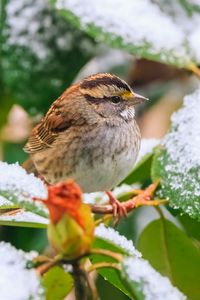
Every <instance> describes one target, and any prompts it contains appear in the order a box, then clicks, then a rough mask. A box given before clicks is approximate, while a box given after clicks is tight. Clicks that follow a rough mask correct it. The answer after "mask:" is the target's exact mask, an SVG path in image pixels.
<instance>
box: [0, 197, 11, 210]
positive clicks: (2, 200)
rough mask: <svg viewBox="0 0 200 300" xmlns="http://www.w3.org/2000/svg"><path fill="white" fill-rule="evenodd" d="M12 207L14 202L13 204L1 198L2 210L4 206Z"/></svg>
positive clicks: (0, 205)
mask: <svg viewBox="0 0 200 300" xmlns="http://www.w3.org/2000/svg"><path fill="white" fill-rule="evenodd" d="M10 205H12V202H11V201H9V200H7V199H6V198H4V197H2V196H0V208H1V207H2V206H10Z"/></svg>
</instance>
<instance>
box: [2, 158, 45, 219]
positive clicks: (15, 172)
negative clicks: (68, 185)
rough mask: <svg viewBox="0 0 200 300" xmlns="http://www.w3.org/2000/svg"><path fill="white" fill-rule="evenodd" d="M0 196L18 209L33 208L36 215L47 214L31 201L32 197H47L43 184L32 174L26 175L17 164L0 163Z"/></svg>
mask: <svg viewBox="0 0 200 300" xmlns="http://www.w3.org/2000/svg"><path fill="white" fill-rule="evenodd" d="M0 195H2V196H4V197H5V198H7V199H8V200H9V201H10V202H13V203H14V204H16V205H19V207H29V206H30V207H32V208H33V207H35V211H36V212H38V214H41V215H43V216H46V214H47V213H46V209H45V207H44V206H43V204H42V203H40V202H38V201H33V200H32V198H33V197H37V198H42V199H45V198H46V197H47V189H46V187H45V185H44V183H43V182H42V181H41V180H40V179H39V178H36V177H35V176H34V175H33V174H27V173H26V171H25V170H24V169H23V168H22V167H21V166H19V164H18V163H16V164H10V165H9V164H7V163H5V162H0ZM33 210H34V209H33Z"/></svg>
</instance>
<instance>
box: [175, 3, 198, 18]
mask: <svg viewBox="0 0 200 300" xmlns="http://www.w3.org/2000/svg"><path fill="white" fill-rule="evenodd" d="M179 2H180V4H181V5H182V7H183V8H184V9H185V11H186V12H187V13H188V15H189V16H192V14H193V13H195V12H200V5H199V4H198V3H192V1H190V0H179Z"/></svg>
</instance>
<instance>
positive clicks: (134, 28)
mask: <svg viewBox="0 0 200 300" xmlns="http://www.w3.org/2000/svg"><path fill="white" fill-rule="evenodd" d="M53 2H55V6H56V8H57V9H58V10H59V11H61V13H62V14H63V16H65V17H66V18H67V20H69V21H71V22H72V23H73V24H74V25H76V26H77V27H80V28H81V29H82V30H84V31H86V32H87V33H88V34H90V35H91V36H92V37H94V38H96V40H97V41H103V42H105V43H107V44H109V45H110V46H112V47H116V48H122V49H125V50H127V51H128V52H130V53H133V54H135V55H137V56H140V57H144V58H149V59H154V60H158V61H161V62H164V63H168V64H174V65H176V66H184V67H188V65H189V64H190V63H191V62H195V61H197V62H200V50H199V47H198V44H199V43H198V41H199V36H200V34H199V32H200V29H199V27H200V26H199V25H200V17H199V14H198V13H195V12H194V13H193V15H192V16H191V15H189V14H188V13H187V11H186V10H185V8H184V7H183V6H182V5H181V4H180V3H179V2H177V1H176V5H174V3H173V2H174V1H170V4H169V5H168V6H170V9H169V8H168V7H166V6H167V5H165V2H166V1H150V0H135V1H132V0H123V1H121V0H109V1H108V0H102V1H93V0H85V1H81V0H56V1H53ZM155 20H156V21H155Z"/></svg>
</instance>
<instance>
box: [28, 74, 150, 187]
mask: <svg viewBox="0 0 200 300" xmlns="http://www.w3.org/2000/svg"><path fill="white" fill-rule="evenodd" d="M145 99H146V98H144V97H142V96H139V95H137V94H135V93H133V91H132V90H131V88H130V87H129V86H128V85H127V83H126V82H125V81H123V80H121V79H120V78H118V77H116V76H114V75H111V74H106V73H100V74H97V75H93V76H90V77H88V78H86V79H84V80H83V81H81V82H80V83H77V84H75V85H72V86H71V87H70V88H69V89H67V90H66V91H65V92H64V93H63V94H62V95H61V96H60V97H59V98H58V99H57V100H56V101H55V102H54V103H53V104H52V106H51V107H50V109H49V111H48V112H47V114H46V115H45V116H44V118H43V119H42V120H41V121H40V123H39V124H38V125H36V127H35V128H34V129H33V131H32V133H31V135H30V137H29V140H28V142H27V144H26V145H25V147H24V150H25V152H27V153H29V154H30V155H31V158H32V160H33V163H34V165H35V167H36V169H37V171H38V173H39V174H41V175H42V176H43V177H44V178H45V180H46V181H47V182H49V183H56V182H59V181H62V180H65V179H67V178H73V179H74V180H75V181H76V182H78V184H79V185H80V186H81V188H82V189H83V191H85V192H93V191H99V190H110V189H111V188H112V187H114V186H115V185H117V184H118V183H120V181H121V180H122V179H123V178H124V177H125V176H126V175H128V173H129V172H130V171H131V169H132V168H133V165H134V163H135V160H136V157H137V154H138V151H139V146H140V133H139V129H138V126H137V124H136V122H135V119H134V113H135V110H134V106H135V105H136V104H137V103H140V102H143V101H144V100H145Z"/></svg>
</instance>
